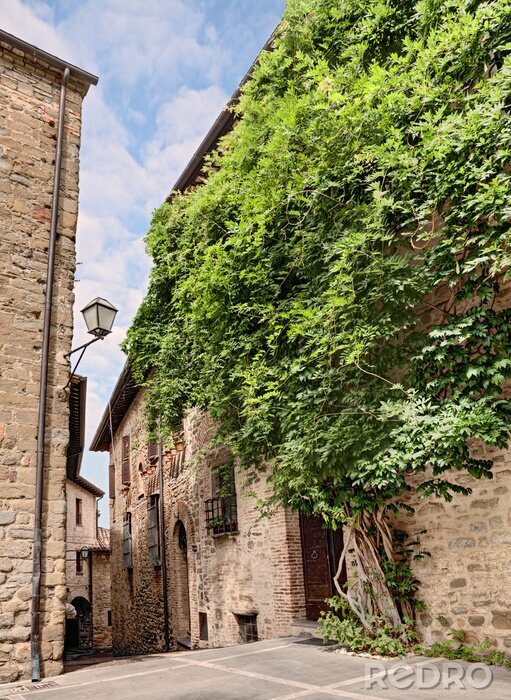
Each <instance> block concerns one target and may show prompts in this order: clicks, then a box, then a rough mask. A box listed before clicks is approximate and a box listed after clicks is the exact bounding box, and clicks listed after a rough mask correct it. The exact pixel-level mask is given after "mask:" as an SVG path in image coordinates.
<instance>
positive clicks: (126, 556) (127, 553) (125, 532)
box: [122, 513, 133, 569]
mask: <svg viewBox="0 0 511 700" xmlns="http://www.w3.org/2000/svg"><path fill="white" fill-rule="evenodd" d="M131 543H132V538H131V513H124V519H123V524H122V555H123V560H124V568H125V569H132V568H133V557H132V551H131Z"/></svg>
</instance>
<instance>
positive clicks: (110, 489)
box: [108, 464, 115, 498]
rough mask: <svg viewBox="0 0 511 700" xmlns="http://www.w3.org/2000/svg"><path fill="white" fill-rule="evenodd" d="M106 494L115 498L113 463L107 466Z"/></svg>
mask: <svg viewBox="0 0 511 700" xmlns="http://www.w3.org/2000/svg"><path fill="white" fill-rule="evenodd" d="M108 496H109V498H115V464H110V465H109V466H108Z"/></svg>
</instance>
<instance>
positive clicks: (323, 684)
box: [0, 638, 511, 700]
mask: <svg viewBox="0 0 511 700" xmlns="http://www.w3.org/2000/svg"><path fill="white" fill-rule="evenodd" d="M378 663H379V662H378V661H373V660H371V659H366V658H360V657H354V656H349V655H344V654H339V653H337V652H336V650H335V649H332V648H331V647H323V646H318V645H317V644H316V643H314V642H311V641H310V640H307V639H300V638H287V639H274V640H270V641H264V642H256V643H254V644H251V645H250V646H247V645H245V646H239V647H230V648H223V649H208V650H203V651H191V652H181V653H175V654H155V655H151V656H144V657H136V658H127V659H126V658H125V659H118V660H115V661H111V662H109V663H103V664H100V665H98V666H92V667H89V668H87V669H82V670H79V671H72V672H71V673H67V674H65V675H63V676H59V677H56V678H54V679H47V680H46V681H44V682H42V683H41V684H40V686H38V687H34V686H31V685H30V684H27V683H26V684H14V685H11V686H4V687H3V688H2V689H1V690H0V700H5V699H7V698H9V699H10V698H13V697H16V698H22V699H23V698H26V700H32V698H34V700H35V699H36V698H37V700H39V699H40V700H43V699H45V700H83V699H84V698H94V700H112V698H123V700H128V699H130V698H137V699H138V698H144V699H145V698H147V700H166V699H167V698H176V699H178V700H196V698H204V699H206V698H207V699H208V700H220V699H221V698H222V699H229V698H230V699H232V700H241V699H243V700H252V699H253V700H255V699H260V700H272V699H273V698H274V699H275V700H277V699H278V700H291V699H293V700H294V698H303V700H314V699H316V698H317V699H319V698H353V699H354V700H368V699H369V698H370V699H372V700H375V699H377V698H386V699H388V700H398V699H399V698H406V697H409V693H413V697H414V700H423V699H424V700H427V699H430V700H433V699H435V700H436V698H456V697H459V696H460V694H462V696H463V698H464V699H465V700H469V699H471V698H478V700H490V698H491V700H508V698H509V697H510V696H511V671H507V670H505V669H499V668H495V667H492V668H491V673H492V676H493V680H492V682H491V684H490V685H489V686H488V688H487V689H485V690H478V689H475V688H469V687H468V684H467V688H466V689H456V688H454V687H452V688H450V689H442V684H443V685H445V678H446V677H445V671H442V663H447V662H445V661H444V662H443V661H442V660H440V659H424V658H421V657H414V658H410V659H406V660H405V661H399V660H398V661H393V662H391V663H389V664H386V666H387V669H389V673H388V675H385V672H382V671H381V670H380V669H378V668H377V664H378ZM404 663H406V664H409V666H410V667H411V668H412V669H413V671H414V675H413V682H412V684H411V685H410V681H412V679H410V681H408V682H403V681H402V682H401V686H402V687H401V689H398V688H396V687H395V685H397V683H394V682H393V680H392V672H391V669H396V667H398V666H402V665H403V664H404ZM450 663H451V664H452V663H453V662H450ZM368 664H372V665H373V671H372V674H371V679H372V686H371V687H369V683H368V676H367V675H366V674H367V673H368V668H367V665H368ZM424 666H426V667H427V671H428V672H426V673H424V674H423V675H421V674H420V672H419V673H417V675H416V676H415V673H416V672H417V671H418V670H419V669H421V667H424ZM432 666H435V667H437V668H438V669H439V671H440V672H441V680H440V684H439V685H438V684H437V685H436V687H431V688H429V689H428V688H423V689H420V688H418V687H417V683H416V680H415V679H417V680H418V683H419V685H420V682H421V678H422V679H423V681H425V682H426V683H428V684H432V681H431V679H432V678H433V676H434V674H433V673H432V672H431V668H432ZM463 667H464V668H466V667H467V664H463ZM450 677H451V678H452V673H451V676H450ZM475 677H476V679H477V681H478V682H479V681H480V680H481V679H482V677H481V676H479V675H478V674H475ZM433 680H434V679H433ZM403 686H407V687H406V688H404V687H403ZM25 688H26V689H27V690H26V691H24V689H25Z"/></svg>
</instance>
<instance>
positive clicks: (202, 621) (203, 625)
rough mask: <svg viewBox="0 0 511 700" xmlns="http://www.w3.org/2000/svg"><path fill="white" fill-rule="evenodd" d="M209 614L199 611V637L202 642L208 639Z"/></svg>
mask: <svg viewBox="0 0 511 700" xmlns="http://www.w3.org/2000/svg"><path fill="white" fill-rule="evenodd" d="M208 637H209V635H208V616H207V614H206V613H205V612H200V613H199V639H200V640H201V641H202V642H207V641H208Z"/></svg>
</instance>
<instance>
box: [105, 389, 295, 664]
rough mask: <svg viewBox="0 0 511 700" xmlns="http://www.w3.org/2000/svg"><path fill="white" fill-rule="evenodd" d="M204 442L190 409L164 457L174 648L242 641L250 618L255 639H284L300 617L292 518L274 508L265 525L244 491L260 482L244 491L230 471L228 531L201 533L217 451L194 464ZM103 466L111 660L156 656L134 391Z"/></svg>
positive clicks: (152, 479) (141, 434)
mask: <svg viewBox="0 0 511 700" xmlns="http://www.w3.org/2000/svg"><path fill="white" fill-rule="evenodd" d="M126 435H129V436H130V443H131V453H130V482H129V484H123V483H122V477H121V460H122V447H121V444H122V438H123V437H124V436H126ZM211 435H212V431H211V425H210V422H209V420H208V419H207V417H206V416H204V415H203V414H201V413H200V412H192V413H191V414H190V415H189V416H188V418H187V420H186V421H185V423H184V440H183V443H182V444H180V445H177V446H176V448H173V449H170V450H166V451H165V457H164V499H163V500H164V519H165V541H166V544H167V567H168V590H167V596H168V601H169V618H170V619H169V624H170V630H171V643H172V647H173V648H177V644H178V641H184V642H185V643H187V644H189V645H190V646H191V647H193V648H197V647H216V646H229V645H233V644H237V643H239V642H240V641H242V637H241V634H240V628H239V626H238V619H239V616H240V615H255V616H256V620H257V634H258V637H259V638H260V639H267V638H271V637H278V636H286V635H289V634H291V633H292V629H291V624H292V623H293V622H294V621H297V620H303V619H304V618H305V610H304V602H305V601H304V583H303V568H302V552H301V544H300V526H299V522H298V517H297V516H296V515H294V514H291V513H287V512H284V511H280V512H278V513H276V514H275V515H274V516H273V517H272V518H270V519H260V518H259V513H258V511H257V510H256V507H255V505H256V498H254V496H253V495H249V491H255V492H256V497H262V496H263V495H264V493H265V490H266V486H265V479H264V478H262V479H261V480H260V481H259V482H258V483H256V484H252V485H251V486H250V487H248V486H247V485H246V484H245V483H244V476H243V474H242V473H239V472H238V471H237V472H236V474H235V481H236V495H237V530H236V532H234V533H229V534H222V535H214V534H212V532H211V530H208V529H207V527H206V522H205V507H204V501H205V500H206V499H208V498H210V497H211V495H212V471H213V469H214V468H215V459H216V453H213V454H209V456H208V455H206V456H205V457H202V455H199V452H200V451H201V448H203V447H205V446H206V445H207V442H208V441H209V439H210V438H211ZM111 462H112V463H113V464H114V465H115V491H114V493H113V495H114V496H115V497H114V498H112V499H111V501H110V503H111V536H112V614H113V649H114V653H116V654H139V653H146V652H156V651H162V650H163V649H164V618H163V588H162V587H163V581H162V573H161V568H160V567H159V566H154V565H153V564H152V563H151V562H150V560H149V556H148V501H149V500H150V498H151V495H154V494H156V493H159V486H158V474H157V463H151V462H150V461H149V460H148V450H147V431H146V426H145V420H144V409H143V391H140V392H139V393H138V395H137V397H136V398H135V400H134V401H133V403H132V405H131V407H130V409H129V410H128V412H127V413H126V416H125V418H124V420H123V422H122V423H121V425H120V427H119V429H118V431H117V433H116V436H115V439H114V447H113V450H112V452H111ZM127 512H129V513H130V514H131V523H132V557H133V566H132V568H131V569H127V568H126V567H125V565H124V562H123V521H124V516H125V513H127ZM183 528H184V532H185V534H186V550H183V542H182V534H183ZM180 534H181V537H180ZM201 623H202V625H201ZM206 630H207V633H206ZM206 637H207V638H206Z"/></svg>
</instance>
